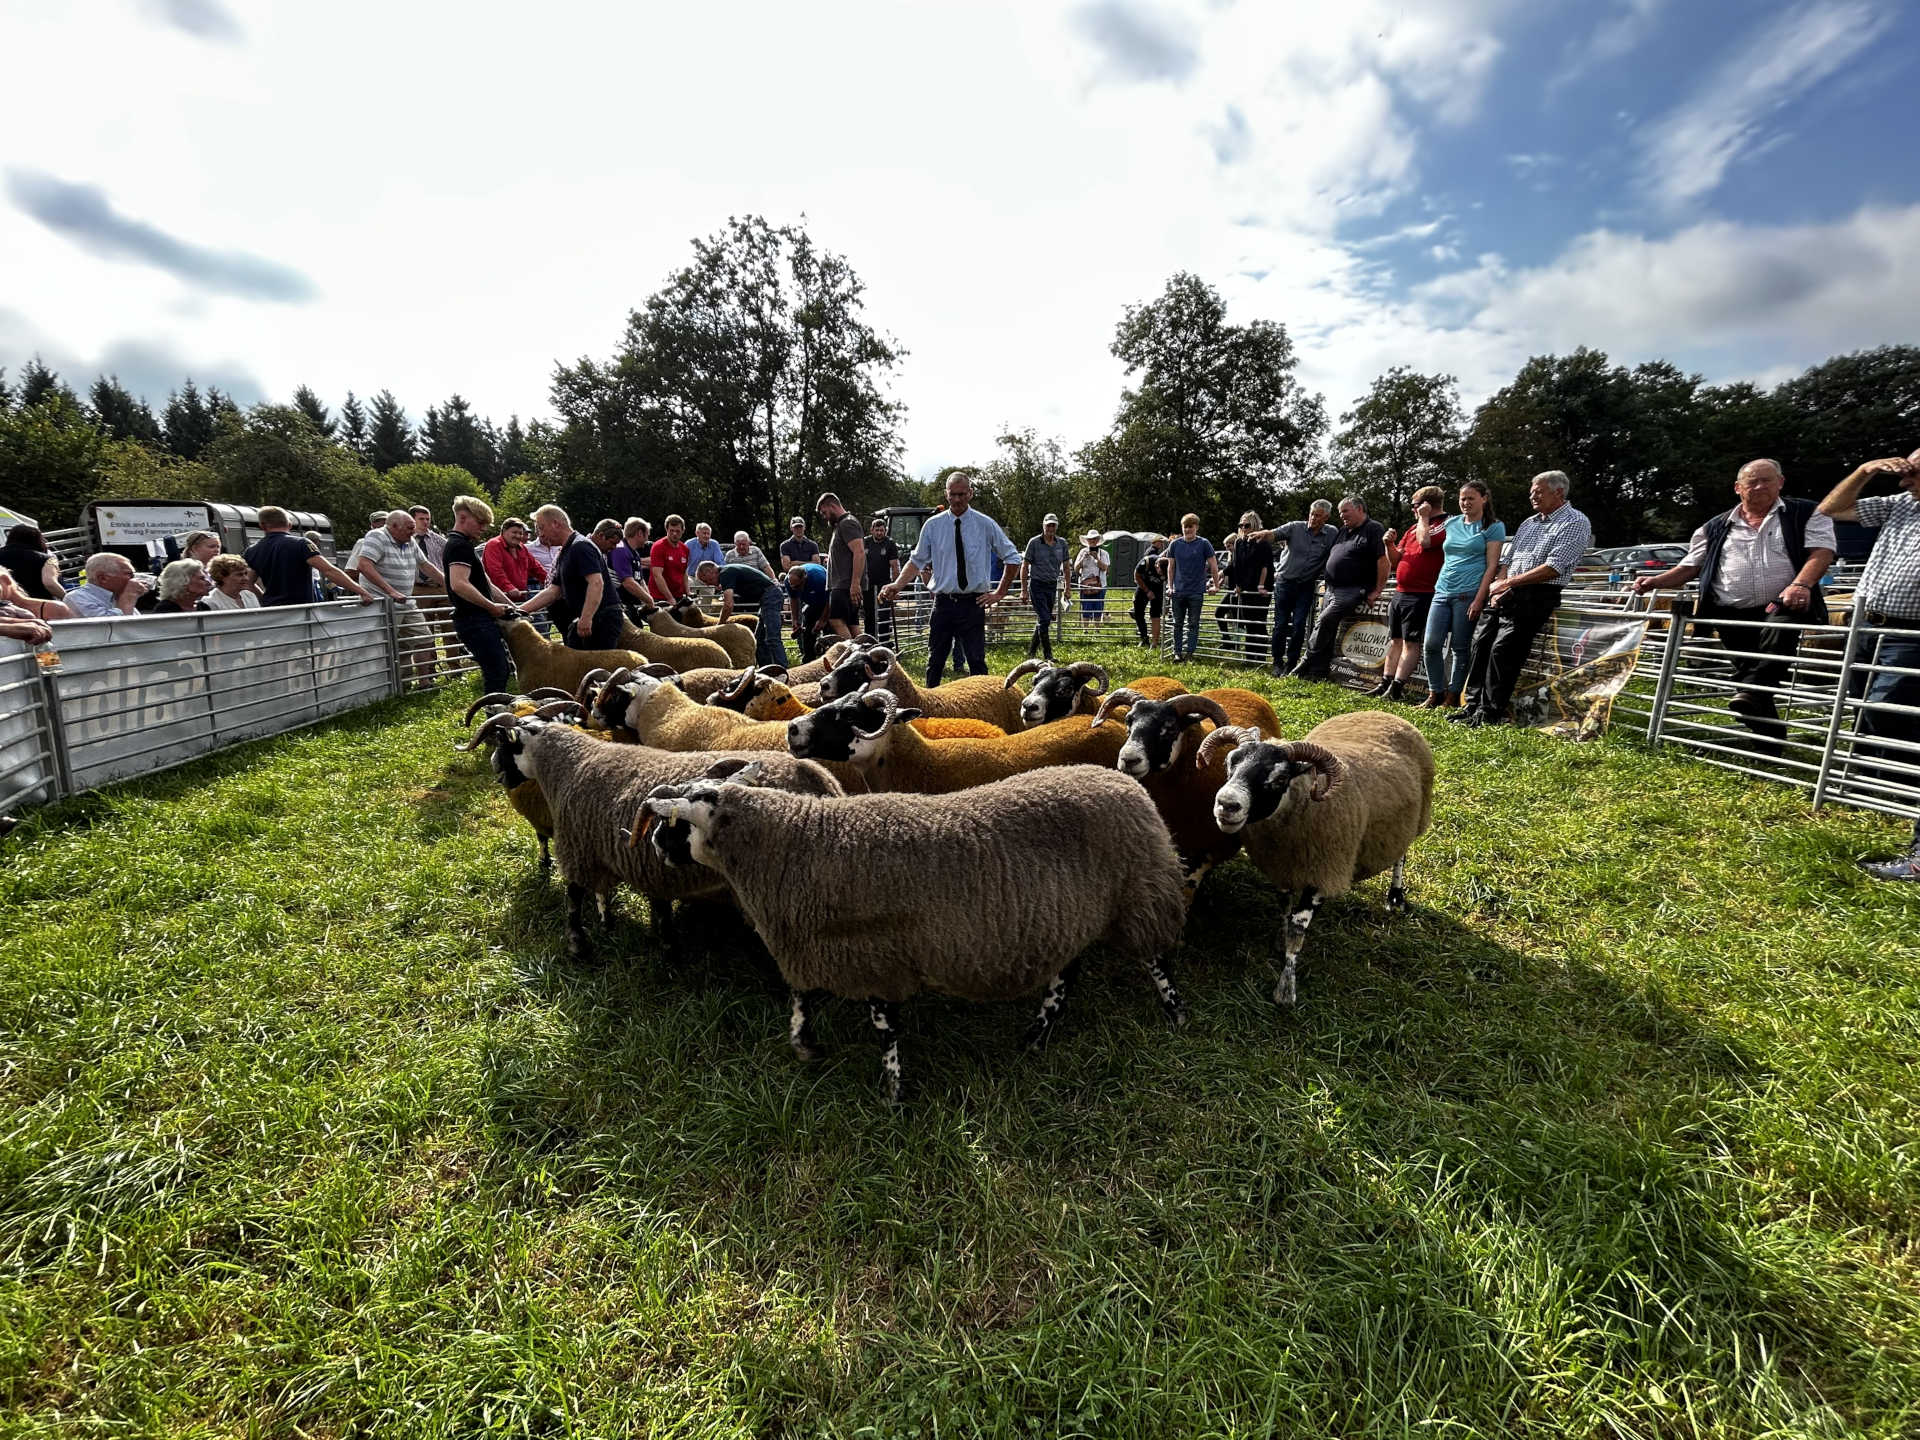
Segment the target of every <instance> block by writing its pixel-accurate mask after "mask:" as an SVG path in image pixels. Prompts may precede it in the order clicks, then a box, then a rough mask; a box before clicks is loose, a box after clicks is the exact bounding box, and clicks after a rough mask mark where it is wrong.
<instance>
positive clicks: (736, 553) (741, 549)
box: [725, 530, 779, 580]
mask: <svg viewBox="0 0 1920 1440" xmlns="http://www.w3.org/2000/svg"><path fill="white" fill-rule="evenodd" d="M725 563H726V564H728V565H751V566H753V567H754V568H755V569H757V570H761V571H764V572H765V573H766V576H767V578H768V579H769V580H777V579H778V578H779V577H778V576H776V575H775V574H774V573H773V566H771V565H769V564H768V563H767V552H766V551H764V550H762V549H761V548H760V547H759V546H758V545H756V544H754V543H753V537H752V536H751V535H749V534H747V532H746V531H744V530H736V531H734V532H733V548H732V549H731V550H729V551H728V552H727V558H726V561H725Z"/></svg>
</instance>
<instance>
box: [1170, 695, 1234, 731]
mask: <svg viewBox="0 0 1920 1440" xmlns="http://www.w3.org/2000/svg"><path fill="white" fill-rule="evenodd" d="M1167 703H1168V704H1169V705H1171V706H1173V713H1174V714H1176V715H1192V714H1196V713H1197V714H1201V715H1204V716H1206V717H1207V719H1209V720H1211V721H1213V723H1214V724H1215V725H1231V724H1233V717H1232V716H1231V715H1229V714H1227V710H1226V707H1225V706H1224V705H1222V704H1221V703H1220V702H1219V701H1218V700H1214V699H1210V698H1209V697H1207V696H1205V695H1176V696H1174V697H1173V698H1172V699H1171V700H1169V701H1168V702H1167Z"/></svg>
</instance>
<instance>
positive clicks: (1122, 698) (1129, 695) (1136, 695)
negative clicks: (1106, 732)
mask: <svg viewBox="0 0 1920 1440" xmlns="http://www.w3.org/2000/svg"><path fill="white" fill-rule="evenodd" d="M1146 698H1147V697H1146V696H1144V695H1142V694H1141V693H1140V692H1139V691H1138V690H1129V689H1127V687H1126V686H1124V685H1122V686H1121V687H1120V688H1119V689H1118V690H1110V691H1108V692H1107V694H1106V695H1105V697H1103V698H1102V699H1101V701H1100V708H1099V709H1098V710H1096V711H1094V712H1093V724H1092V726H1091V727H1089V728H1091V729H1094V730H1098V729H1099V728H1100V726H1101V725H1102V724H1103V723H1105V721H1106V718H1107V715H1108V713H1109V712H1110V711H1111V710H1112V709H1113V707H1114V706H1116V705H1137V704H1139V703H1140V702H1141V701H1142V700H1144V699H1146Z"/></svg>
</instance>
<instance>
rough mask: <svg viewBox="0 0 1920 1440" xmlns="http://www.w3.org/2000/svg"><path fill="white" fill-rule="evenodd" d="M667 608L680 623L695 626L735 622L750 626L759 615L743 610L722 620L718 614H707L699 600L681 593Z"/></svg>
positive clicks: (756, 623) (758, 621)
mask: <svg viewBox="0 0 1920 1440" xmlns="http://www.w3.org/2000/svg"><path fill="white" fill-rule="evenodd" d="M667 608H668V609H669V610H671V611H672V612H673V618H674V619H676V620H678V621H679V622H680V623H681V624H682V625H691V626H694V627H695V628H699V627H701V626H706V625H735V624H738V625H745V626H748V627H750V628H751V627H756V626H758V625H759V623H760V617H759V616H758V615H755V614H752V613H750V612H748V611H745V610H742V611H739V612H738V613H736V614H733V615H729V616H728V617H727V618H726V619H724V620H722V619H721V618H720V617H719V616H718V615H709V614H708V613H707V612H706V611H705V610H704V609H702V608H701V606H700V602H699V601H698V600H696V599H694V598H693V597H692V596H691V595H682V596H681V597H680V598H679V599H678V600H676V601H674V602H673V603H672V604H671V605H669V606H668V607H667Z"/></svg>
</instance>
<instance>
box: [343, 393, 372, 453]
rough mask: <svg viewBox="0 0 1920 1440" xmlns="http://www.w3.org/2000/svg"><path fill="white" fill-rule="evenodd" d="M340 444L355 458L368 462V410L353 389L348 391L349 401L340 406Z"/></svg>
mask: <svg viewBox="0 0 1920 1440" xmlns="http://www.w3.org/2000/svg"><path fill="white" fill-rule="evenodd" d="M340 444H341V446H342V447H343V448H344V449H345V450H346V452H347V453H348V454H349V455H351V456H353V458H354V459H356V460H358V461H360V462H361V463H362V464H365V463H366V459H367V453H368V432H367V412H366V411H365V410H364V409H362V408H361V405H360V401H359V400H358V399H357V398H356V397H355V396H354V393H353V392H352V391H351V390H349V391H347V403H346V404H344V405H342V406H341V407H340Z"/></svg>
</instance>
